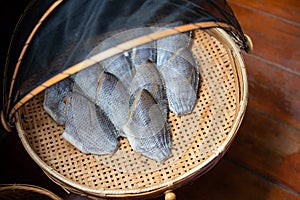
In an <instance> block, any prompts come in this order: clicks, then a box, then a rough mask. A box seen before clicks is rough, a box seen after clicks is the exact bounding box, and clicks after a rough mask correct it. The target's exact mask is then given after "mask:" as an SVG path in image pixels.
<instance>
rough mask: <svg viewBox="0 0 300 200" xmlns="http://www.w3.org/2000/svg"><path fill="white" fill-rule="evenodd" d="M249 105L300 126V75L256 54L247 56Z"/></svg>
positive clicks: (245, 57)
mask: <svg viewBox="0 0 300 200" xmlns="http://www.w3.org/2000/svg"><path fill="white" fill-rule="evenodd" d="M244 59H245V64H246V66H247V75H248V84H249V104H248V106H251V107H254V108H255V109H256V110H259V111H260V112H264V113H266V114H268V115H269V116H272V117H274V118H276V119H278V120H280V121H283V122H285V123H288V124H290V125H292V126H294V127H296V128H299V129H300V87H299V86H300V76H298V75H297V74H294V73H290V72H287V71H285V70H282V69H280V68H277V67H274V65H272V64H270V63H266V62H265V61H263V60H260V59H259V58H258V57H256V56H251V55H245V56H244Z"/></svg>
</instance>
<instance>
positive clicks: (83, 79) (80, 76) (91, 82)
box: [73, 64, 104, 103]
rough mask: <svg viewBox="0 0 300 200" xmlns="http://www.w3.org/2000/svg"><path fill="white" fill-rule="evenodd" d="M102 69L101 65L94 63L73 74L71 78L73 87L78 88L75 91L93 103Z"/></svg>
mask: <svg viewBox="0 0 300 200" xmlns="http://www.w3.org/2000/svg"><path fill="white" fill-rule="evenodd" d="M103 71H104V69H103V67H102V66H101V65H99V64H96V65H93V66H91V67H89V68H87V69H84V70H82V71H80V72H78V73H77V74H75V75H74V76H73V78H74V85H75V86H76V87H75V88H78V89H79V90H78V91H77V92H79V93H80V94H81V95H83V96H85V97H87V98H88V99H89V100H90V101H92V102H94V103H95V102H96V97H97V83H98V78H99V76H100V74H101V73H102V72H103Z"/></svg>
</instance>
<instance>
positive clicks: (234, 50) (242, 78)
mask: <svg viewBox="0 0 300 200" xmlns="http://www.w3.org/2000/svg"><path fill="white" fill-rule="evenodd" d="M201 30H203V31H206V32H209V33H211V34H212V35H213V36H218V40H221V41H222V42H223V44H225V45H224V46H225V48H226V49H227V51H228V52H229V54H231V57H232V58H231V59H232V61H233V62H234V64H235V65H234V66H235V67H234V68H237V66H238V67H239V69H240V72H239V78H238V82H239V83H238V84H239V86H241V87H242V89H243V90H242V92H241V95H240V99H238V101H239V102H238V103H239V107H238V108H237V110H238V112H237V114H236V117H235V121H234V123H233V125H232V128H231V130H230V131H229V133H228V136H227V137H226V139H225V140H224V141H223V142H222V144H221V145H220V146H218V147H217V148H216V149H215V150H214V151H213V152H212V155H211V156H209V157H208V158H207V159H206V160H205V161H203V162H202V163H201V164H199V165H198V166H196V167H195V168H193V169H191V170H190V171H188V172H187V173H184V174H183V175H180V176H178V177H176V178H174V179H172V180H170V181H166V182H163V183H161V184H159V185H157V186H149V187H146V188H140V189H126V190H120V189H118V190H113V189H112V190H105V189H91V188H88V187H87V186H83V185H81V184H78V183H76V182H74V181H73V180H69V179H66V177H65V176H63V175H61V174H60V173H58V172H56V171H55V170H54V169H53V168H52V167H50V166H48V165H47V164H46V163H45V162H44V161H43V160H41V158H40V157H39V156H38V155H37V154H36V153H35V152H34V151H33V150H32V148H31V146H30V144H29V142H28V140H27V137H26V133H25V131H24V130H23V128H22V126H21V124H20V116H19V115H18V112H17V113H16V128H17V130H18V133H19V137H20V139H21V142H22V143H23V145H24V147H25V149H26V150H27V152H28V153H29V155H30V156H31V157H32V159H33V160H34V161H35V162H36V163H37V164H38V165H39V166H40V167H41V168H42V169H43V170H45V171H46V172H47V173H48V175H51V176H53V177H54V178H55V179H57V180H59V181H61V182H63V183H64V184H66V185H68V186H71V187H73V188H75V189H78V190H81V191H83V192H84V193H89V194H93V195H101V196H105V197H120V196H121V195H122V197H124V195H125V196H126V197H127V195H128V197H129V196H131V195H134V196H144V195H149V194H153V193H157V192H161V191H165V190H167V189H176V188H178V187H179V186H180V185H183V184H184V183H185V182H187V181H191V180H192V179H195V178H197V177H198V176H200V175H202V174H203V173H205V172H207V171H208V170H209V169H211V168H212V167H213V166H214V165H215V164H216V163H217V162H218V160H219V159H221V158H222V157H223V155H224V154H225V152H226V151H227V150H228V148H229V147H230V145H231V143H232V142H233V140H234V138H235V136H236V134H237V130H238V128H239V126H240V125H241V122H242V120H243V117H244V114H245V111H246V107H247V103H248V99H247V98H248V83H247V74H246V67H245V65H244V61H243V58H242V55H241V51H240V49H239V48H238V46H237V44H236V43H235V42H234V41H233V39H232V38H231V37H230V36H229V34H228V33H226V31H224V30H223V29H221V28H211V29H209V31H207V30H206V29H201ZM59 185H61V184H59ZM61 187H63V188H64V189H65V190H68V189H67V188H66V187H64V186H62V185H61Z"/></svg>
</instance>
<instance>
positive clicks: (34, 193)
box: [0, 184, 62, 200]
mask: <svg viewBox="0 0 300 200" xmlns="http://www.w3.org/2000/svg"><path fill="white" fill-rule="evenodd" d="M0 199H1V200H26V199H27V200H62V199H61V198H60V197H58V196H56V195H55V194H53V193H52V192H50V191H49V190H46V189H45V188H41V187H38V186H35V185H28V184H1V185H0Z"/></svg>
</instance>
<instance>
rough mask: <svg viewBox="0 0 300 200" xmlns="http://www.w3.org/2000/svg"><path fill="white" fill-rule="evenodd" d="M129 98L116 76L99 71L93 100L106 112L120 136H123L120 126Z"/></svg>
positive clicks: (127, 108) (125, 117) (123, 122)
mask: <svg viewBox="0 0 300 200" xmlns="http://www.w3.org/2000/svg"><path fill="white" fill-rule="evenodd" d="M129 99H130V95H129V93H128V89H127V88H125V87H124V85H123V84H122V82H121V81H119V79H118V78H117V77H116V76H114V75H113V74H111V73H108V72H103V73H101V75H100V76H99V79H98V88H97V98H96V101H95V102H96V104H97V105H98V106H99V107H100V108H101V109H102V110H103V111H104V112H105V113H106V114H107V116H108V118H109V119H110V120H111V122H112V123H113V124H114V125H115V127H116V129H117V130H118V131H119V135H120V136H124V134H123V132H122V129H121V128H122V125H123V124H125V122H126V120H127V116H128V113H129Z"/></svg>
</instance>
